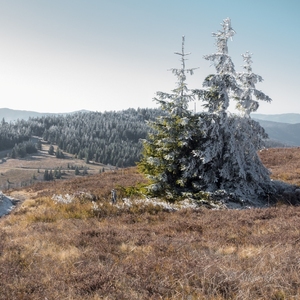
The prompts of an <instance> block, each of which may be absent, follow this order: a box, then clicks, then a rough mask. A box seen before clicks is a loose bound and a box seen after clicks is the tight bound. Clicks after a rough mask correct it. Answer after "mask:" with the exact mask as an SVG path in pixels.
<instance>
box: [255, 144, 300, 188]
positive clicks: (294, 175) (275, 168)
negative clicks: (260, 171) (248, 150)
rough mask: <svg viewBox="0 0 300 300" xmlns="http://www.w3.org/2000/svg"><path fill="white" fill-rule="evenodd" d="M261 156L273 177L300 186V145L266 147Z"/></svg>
mask: <svg viewBox="0 0 300 300" xmlns="http://www.w3.org/2000/svg"><path fill="white" fill-rule="evenodd" d="M259 156H260V158H261V160H262V162H263V163H264V165H265V166H266V167H267V168H268V169H270V171H271V172H272V175H271V177H272V178H273V179H276V180H281V181H285V182H288V183H290V184H295V185H298V186H300V147H297V148H271V149H266V150H263V151H261V152H260V153H259Z"/></svg>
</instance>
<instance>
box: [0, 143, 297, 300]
mask: <svg viewBox="0 0 300 300" xmlns="http://www.w3.org/2000/svg"><path fill="white" fill-rule="evenodd" d="M260 156H261V159H262V161H263V162H264V164H265V165H266V166H267V167H268V168H270V169H271V170H272V177H273V179H276V180H282V181H285V182H288V183H292V184H296V185H300V183H299V181H300V179H299V173H298V170H299V167H300V166H299V164H300V149H299V148H283V149H268V150H263V151H261V152H260ZM146 183H147V181H146V180H145V179H144V177H143V176H142V175H141V174H139V173H138V172H137V169H136V168H127V169H119V170H114V171H107V172H104V173H101V174H99V173H97V174H96V173H95V174H93V175H88V176H84V177H82V176H76V177H73V178H70V179H68V180H57V181H53V182H39V183H36V184H33V185H30V186H27V187H22V188H14V189H12V188H11V189H9V190H6V191H5V193H6V194H7V195H8V194H9V195H11V196H12V197H15V198H17V199H18V198H19V199H21V198H22V201H21V202H20V204H18V206H17V208H16V209H15V210H14V211H13V212H12V213H11V214H10V215H7V216H5V217H2V218H1V219H0V278H1V280H0V299H48V300H50V299H74V300H75V299H76V300H77V299H189V300H190V299H209V300H221V299H243V300H248V299H249V300H250V299H251V300H252V299H266V300H267V299H268V300H269V299H271V300H283V299H300V207H299V206H291V205H286V203H288V202H289V201H287V200H286V201H285V199H283V198H282V197H279V198H278V201H275V202H274V203H273V205H272V206H270V207H266V208H264V209H258V208H252V209H245V210H210V209H206V208H204V207H202V208H199V209H190V208H183V209H180V210H177V211H171V212H170V211H166V210H165V209H163V208H162V207H161V206H155V205H151V204H150V205H148V206H145V205H142V204H134V205H132V206H124V204H123V201H122V198H123V197H130V199H132V201H133V200H134V198H141V197H142V196H141V195H138V194H136V193H135V191H136V188H135V187H136V186H142V185H143V184H146ZM112 188H115V189H116V190H117V193H118V196H119V197H118V204H117V205H111V204H110V191H111V189H112ZM53 195H56V196H57V197H53ZM59 195H61V196H59ZM59 197H60V198H59ZM69 198H72V199H73V200H72V202H71V203H69V204H65V203H63V202H62V201H56V200H55V199H66V200H67V199H69ZM93 208H94V209H93Z"/></svg>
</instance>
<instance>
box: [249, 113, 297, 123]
mask: <svg viewBox="0 0 300 300" xmlns="http://www.w3.org/2000/svg"><path fill="white" fill-rule="evenodd" d="M251 118H252V119H258V120H265V121H272V122H280V123H288V124H297V123H300V114H296V113H288V114H278V115H265V114H251Z"/></svg>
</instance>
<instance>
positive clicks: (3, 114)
mask: <svg viewBox="0 0 300 300" xmlns="http://www.w3.org/2000/svg"><path fill="white" fill-rule="evenodd" d="M80 111H81V112H88V111H87V110H80ZM72 113H75V112H70V114H72ZM66 114H69V113H40V112H36V111H27V110H16V109H10V108H0V121H1V120H2V119H3V118H4V120H5V121H6V122H14V121H17V120H18V119H19V120H26V121H27V120H28V119H29V118H35V117H37V118H40V117H43V116H50V115H66Z"/></svg>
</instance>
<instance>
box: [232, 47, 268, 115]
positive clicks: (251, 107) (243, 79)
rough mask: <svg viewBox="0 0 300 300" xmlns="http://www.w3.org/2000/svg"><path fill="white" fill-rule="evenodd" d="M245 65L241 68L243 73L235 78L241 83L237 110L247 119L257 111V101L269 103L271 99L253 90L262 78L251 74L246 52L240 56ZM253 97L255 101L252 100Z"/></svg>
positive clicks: (248, 56) (250, 62)
mask: <svg viewBox="0 0 300 300" xmlns="http://www.w3.org/2000/svg"><path fill="white" fill-rule="evenodd" d="M242 56H243V60H244V62H245V65H244V66H243V69H244V72H240V73H237V78H238V80H239V81H240V83H241V87H242V93H241V95H240V97H239V99H238V104H237V109H239V110H240V111H241V112H242V114H243V116H244V117H247V118H249V117H250V113H252V112H255V111H257V109H258V107H259V103H258V100H263V101H267V102H271V101H272V100H271V98H270V97H269V96H267V95H265V94H264V93H263V92H262V91H259V90H257V89H256V88H255V85H256V84H257V83H258V82H262V81H263V78H262V77H261V76H260V75H257V74H254V73H253V72H252V67H251V64H252V63H253V62H252V59H251V58H252V57H251V54H250V53H249V52H248V51H247V52H246V53H245V54H242ZM253 96H254V97H255V98H256V100H254V99H253Z"/></svg>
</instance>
